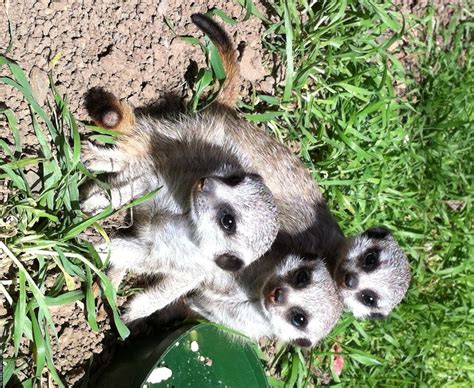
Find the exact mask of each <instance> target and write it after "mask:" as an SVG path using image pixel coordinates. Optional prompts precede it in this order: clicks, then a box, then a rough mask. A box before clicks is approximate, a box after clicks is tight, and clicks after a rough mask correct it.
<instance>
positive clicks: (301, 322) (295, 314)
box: [290, 311, 308, 328]
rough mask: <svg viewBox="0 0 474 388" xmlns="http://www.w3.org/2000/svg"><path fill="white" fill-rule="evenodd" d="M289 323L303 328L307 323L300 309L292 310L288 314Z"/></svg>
mask: <svg viewBox="0 0 474 388" xmlns="http://www.w3.org/2000/svg"><path fill="white" fill-rule="evenodd" d="M290 321H291V324H292V325H293V326H295V327H298V328H303V327H305V326H306V324H307V323H308V320H307V318H306V315H305V314H303V313H302V312H300V311H292V312H291V315H290Z"/></svg>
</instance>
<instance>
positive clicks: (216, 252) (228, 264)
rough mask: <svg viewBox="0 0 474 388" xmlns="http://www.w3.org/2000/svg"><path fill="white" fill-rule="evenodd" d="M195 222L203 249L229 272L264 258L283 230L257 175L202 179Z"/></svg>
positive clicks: (195, 192) (196, 194) (196, 197)
mask: <svg viewBox="0 0 474 388" xmlns="http://www.w3.org/2000/svg"><path fill="white" fill-rule="evenodd" d="M191 219H192V220H193V223H194V226H195V232H196V235H197V238H198V240H199V243H200V246H201V247H202V248H203V249H204V250H205V251H206V252H207V253H209V255H211V257H213V260H214V261H215V263H216V264H217V265H218V266H219V267H220V268H222V269H224V270H228V271H238V270H239V269H241V268H242V267H244V266H247V265H248V264H250V263H251V262H253V261H254V260H256V259H257V258H259V257H260V256H262V255H263V254H264V253H265V252H266V251H267V250H268V249H269V248H270V246H271V244H272V243H273V241H274V240H275V237H276V235H277V233H278V229H279V222H278V216H277V209H276V206H275V203H274V201H273V196H272V194H271V193H270V190H269V189H268V188H267V187H266V186H265V184H264V183H263V180H262V178H261V177H260V176H258V175H254V174H239V175H232V176H228V177H207V178H203V179H200V180H199V181H198V182H197V183H196V185H195V186H194V189H193V190H192V198H191Z"/></svg>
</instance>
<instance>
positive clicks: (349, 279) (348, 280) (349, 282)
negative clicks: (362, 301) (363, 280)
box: [344, 273, 359, 290]
mask: <svg viewBox="0 0 474 388" xmlns="http://www.w3.org/2000/svg"><path fill="white" fill-rule="evenodd" d="M344 284H345V285H346V287H347V288H350V289H351V290H352V289H354V288H357V286H358V284H359V279H358V278H357V275H356V274H353V273H346V275H345V276H344Z"/></svg>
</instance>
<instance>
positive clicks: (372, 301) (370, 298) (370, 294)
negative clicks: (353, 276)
mask: <svg viewBox="0 0 474 388" xmlns="http://www.w3.org/2000/svg"><path fill="white" fill-rule="evenodd" d="M358 298H359V300H360V302H361V303H362V304H363V305H364V306H367V307H372V308H373V307H377V302H378V295H377V294H376V293H375V292H374V291H372V290H362V291H361V292H359V294H358Z"/></svg>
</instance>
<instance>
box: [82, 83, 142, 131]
mask: <svg viewBox="0 0 474 388" xmlns="http://www.w3.org/2000/svg"><path fill="white" fill-rule="evenodd" d="M85 108H86V110H87V113H89V116H90V117H91V118H92V120H93V121H94V123H95V124H96V125H97V126H99V127H102V128H106V129H113V130H114V131H117V132H119V133H121V134H127V133H129V132H130V130H131V128H132V127H133V125H134V124H135V114H134V113H133V108H132V107H131V106H130V105H128V104H127V103H125V102H123V101H120V100H119V99H118V98H117V97H115V96H114V95H113V94H112V93H109V92H107V91H105V90H104V89H102V88H93V89H91V90H89V91H88V92H87V94H86V96H85Z"/></svg>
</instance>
